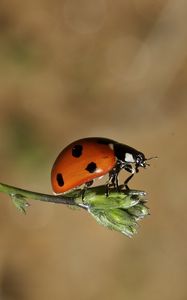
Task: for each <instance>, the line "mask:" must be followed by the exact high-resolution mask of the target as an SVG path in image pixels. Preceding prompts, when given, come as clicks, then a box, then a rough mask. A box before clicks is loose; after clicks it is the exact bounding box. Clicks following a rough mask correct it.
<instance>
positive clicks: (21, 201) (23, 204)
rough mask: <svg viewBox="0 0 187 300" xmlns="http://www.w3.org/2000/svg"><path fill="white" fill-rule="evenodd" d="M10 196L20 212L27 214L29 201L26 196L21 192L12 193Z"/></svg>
mask: <svg viewBox="0 0 187 300" xmlns="http://www.w3.org/2000/svg"><path fill="white" fill-rule="evenodd" d="M10 197H11V199H12V202H13V204H14V205H15V207H16V208H17V209H18V210H19V211H20V212H22V213H24V214H26V208H27V207H28V206H29V203H28V202H27V201H26V198H25V197H24V196H22V195H20V194H10Z"/></svg>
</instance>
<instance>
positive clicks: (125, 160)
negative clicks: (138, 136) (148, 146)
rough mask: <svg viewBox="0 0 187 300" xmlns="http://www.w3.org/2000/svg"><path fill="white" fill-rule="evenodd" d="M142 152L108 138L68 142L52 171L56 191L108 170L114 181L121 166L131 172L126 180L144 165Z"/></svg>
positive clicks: (83, 181) (87, 180)
mask: <svg viewBox="0 0 187 300" xmlns="http://www.w3.org/2000/svg"><path fill="white" fill-rule="evenodd" d="M145 161H146V159H145V156H144V154H143V153H142V152H139V151H137V150H136V149H134V148H132V147H130V146H128V145H125V144H121V143H118V142H116V141H113V140H111V139H107V138H100V137H98V138H95V137H93V138H84V139H80V140H78V141H75V142H73V143H71V144H70V145H68V146H67V147H66V148H65V149H64V150H62V152H61V153H60V154H59V155H58V157H57V159H56V161H55V163H54V165H53V167H52V171H51V183H52V188H53V191H54V193H55V194H62V193H64V192H67V191H69V190H71V189H73V188H76V187H79V186H80V185H82V184H86V183H89V182H91V181H93V180H94V179H95V178H99V177H101V176H103V175H105V174H107V173H109V179H111V181H112V182H113V183H114V181H117V175H118V173H119V172H120V170H121V169H125V170H127V171H128V172H130V173H132V175H131V176H129V177H128V179H127V180H126V183H127V182H128V181H129V179H130V178H131V177H132V176H133V174H134V173H135V172H138V167H144V168H145V166H146V163H145Z"/></svg>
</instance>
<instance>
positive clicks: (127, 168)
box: [124, 165, 139, 190]
mask: <svg viewBox="0 0 187 300" xmlns="http://www.w3.org/2000/svg"><path fill="white" fill-rule="evenodd" d="M124 169H125V170H126V171H128V172H130V173H132V174H131V175H130V176H129V177H127V179H126V180H125V182H124V186H125V188H126V189H127V190H130V188H129V187H128V182H129V181H130V180H131V179H132V177H133V176H134V174H135V172H136V173H138V172H139V170H138V169H137V168H136V169H135V168H133V167H132V166H131V165H126V166H125V168H124Z"/></svg>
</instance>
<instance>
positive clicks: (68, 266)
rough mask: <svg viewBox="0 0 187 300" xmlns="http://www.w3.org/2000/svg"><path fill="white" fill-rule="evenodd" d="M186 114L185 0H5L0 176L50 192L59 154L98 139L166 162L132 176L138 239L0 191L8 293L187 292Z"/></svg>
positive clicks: (125, 295)
mask: <svg viewBox="0 0 187 300" xmlns="http://www.w3.org/2000/svg"><path fill="white" fill-rule="evenodd" d="M186 121H187V2H186V1H185V0H178V1H175V0H169V1H165V0H158V1H155V0H141V1H139V0H126V1H124V0H116V1H112V0H94V1H93V0H64V1H63V0H61V1H60V0H54V1H49V0H32V1H25V0H1V2H0V157H1V159H0V168H1V179H0V181H1V182H4V183H7V184H12V185H15V186H19V187H22V188H26V189H30V190H34V191H38V192H45V193H52V191H51V186H50V169H51V166H52V164H53V162H54V160H55V158H56V156H57V154H58V153H59V152H60V150H61V149H62V148H63V147H64V146H66V145H67V144H68V143H70V142H72V141H73V140H75V139H78V138H81V137H87V136H104V137H109V138H112V139H115V140H119V141H120V142H123V143H126V144H129V145H131V146H133V147H135V148H137V149H139V150H141V151H143V152H144V153H145V154H146V155H147V156H152V155H157V156H158V157H159V159H157V160H152V161H151V167H150V168H148V169H146V170H141V172H140V173H139V174H137V176H135V178H134V179H133V181H132V182H131V187H132V188H136V189H143V190H145V191H147V193H148V201H149V202H148V206H149V207H150V212H151V215H150V216H149V217H148V218H146V219H145V220H143V221H142V222H141V226H140V228H139V233H138V235H136V236H135V237H134V238H133V239H129V238H126V237H125V236H123V235H122V234H119V233H116V232H113V231H110V230H107V229H106V228H104V227H102V226H100V225H98V224H97V223H96V222H95V221H94V220H93V219H92V218H91V216H89V215H88V214H87V213H86V212H85V211H76V210H71V209H69V208H67V207H65V206H63V205H61V206H60V205H55V204H46V203H36V202H34V201H30V204H31V207H30V208H29V210H28V213H27V215H26V216H24V215H21V214H20V213H19V212H18V211H16V209H15V207H13V205H12V203H11V201H10V200H9V198H8V197H7V196H5V195H3V194H1V195H0V196H1V197H0V207H1V209H0V300H17V299H18V300H22V299H24V300H38V299H46V300H48V299H49V300H50V299H53V300H59V299H70V300H71V299H77V300H78V299H81V300H84V299H91V300H95V299H108V300H112V299H116V300H124V299H128V300H132V299H136V298H138V299H139V300H148V299H152V300H156V299H165V300H174V299H178V300H185V299H187V285H186V278H187V254H186V253H187V241H186V240H187V230H186V228H187V217H186V211H187V199H186V196H187V191H186V169H187V159H186V153H187V152H186V150H187V147H186V146H187V142H186V130H187V127H186V125H187V122H186ZM123 176H125V174H124V175H123Z"/></svg>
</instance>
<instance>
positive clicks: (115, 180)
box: [105, 167, 120, 197]
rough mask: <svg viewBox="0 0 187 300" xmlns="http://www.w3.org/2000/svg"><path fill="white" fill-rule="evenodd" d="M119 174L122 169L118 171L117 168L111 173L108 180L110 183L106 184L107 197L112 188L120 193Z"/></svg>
mask: <svg viewBox="0 0 187 300" xmlns="http://www.w3.org/2000/svg"><path fill="white" fill-rule="evenodd" d="M119 172H120V169H118V168H116V167H115V168H114V169H113V170H112V171H110V172H109V179H108V182H107V184H106V191H105V194H106V196H107V197H108V195H109V188H110V186H113V187H114V188H116V190H117V191H118V192H119V185H118V174H119Z"/></svg>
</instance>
